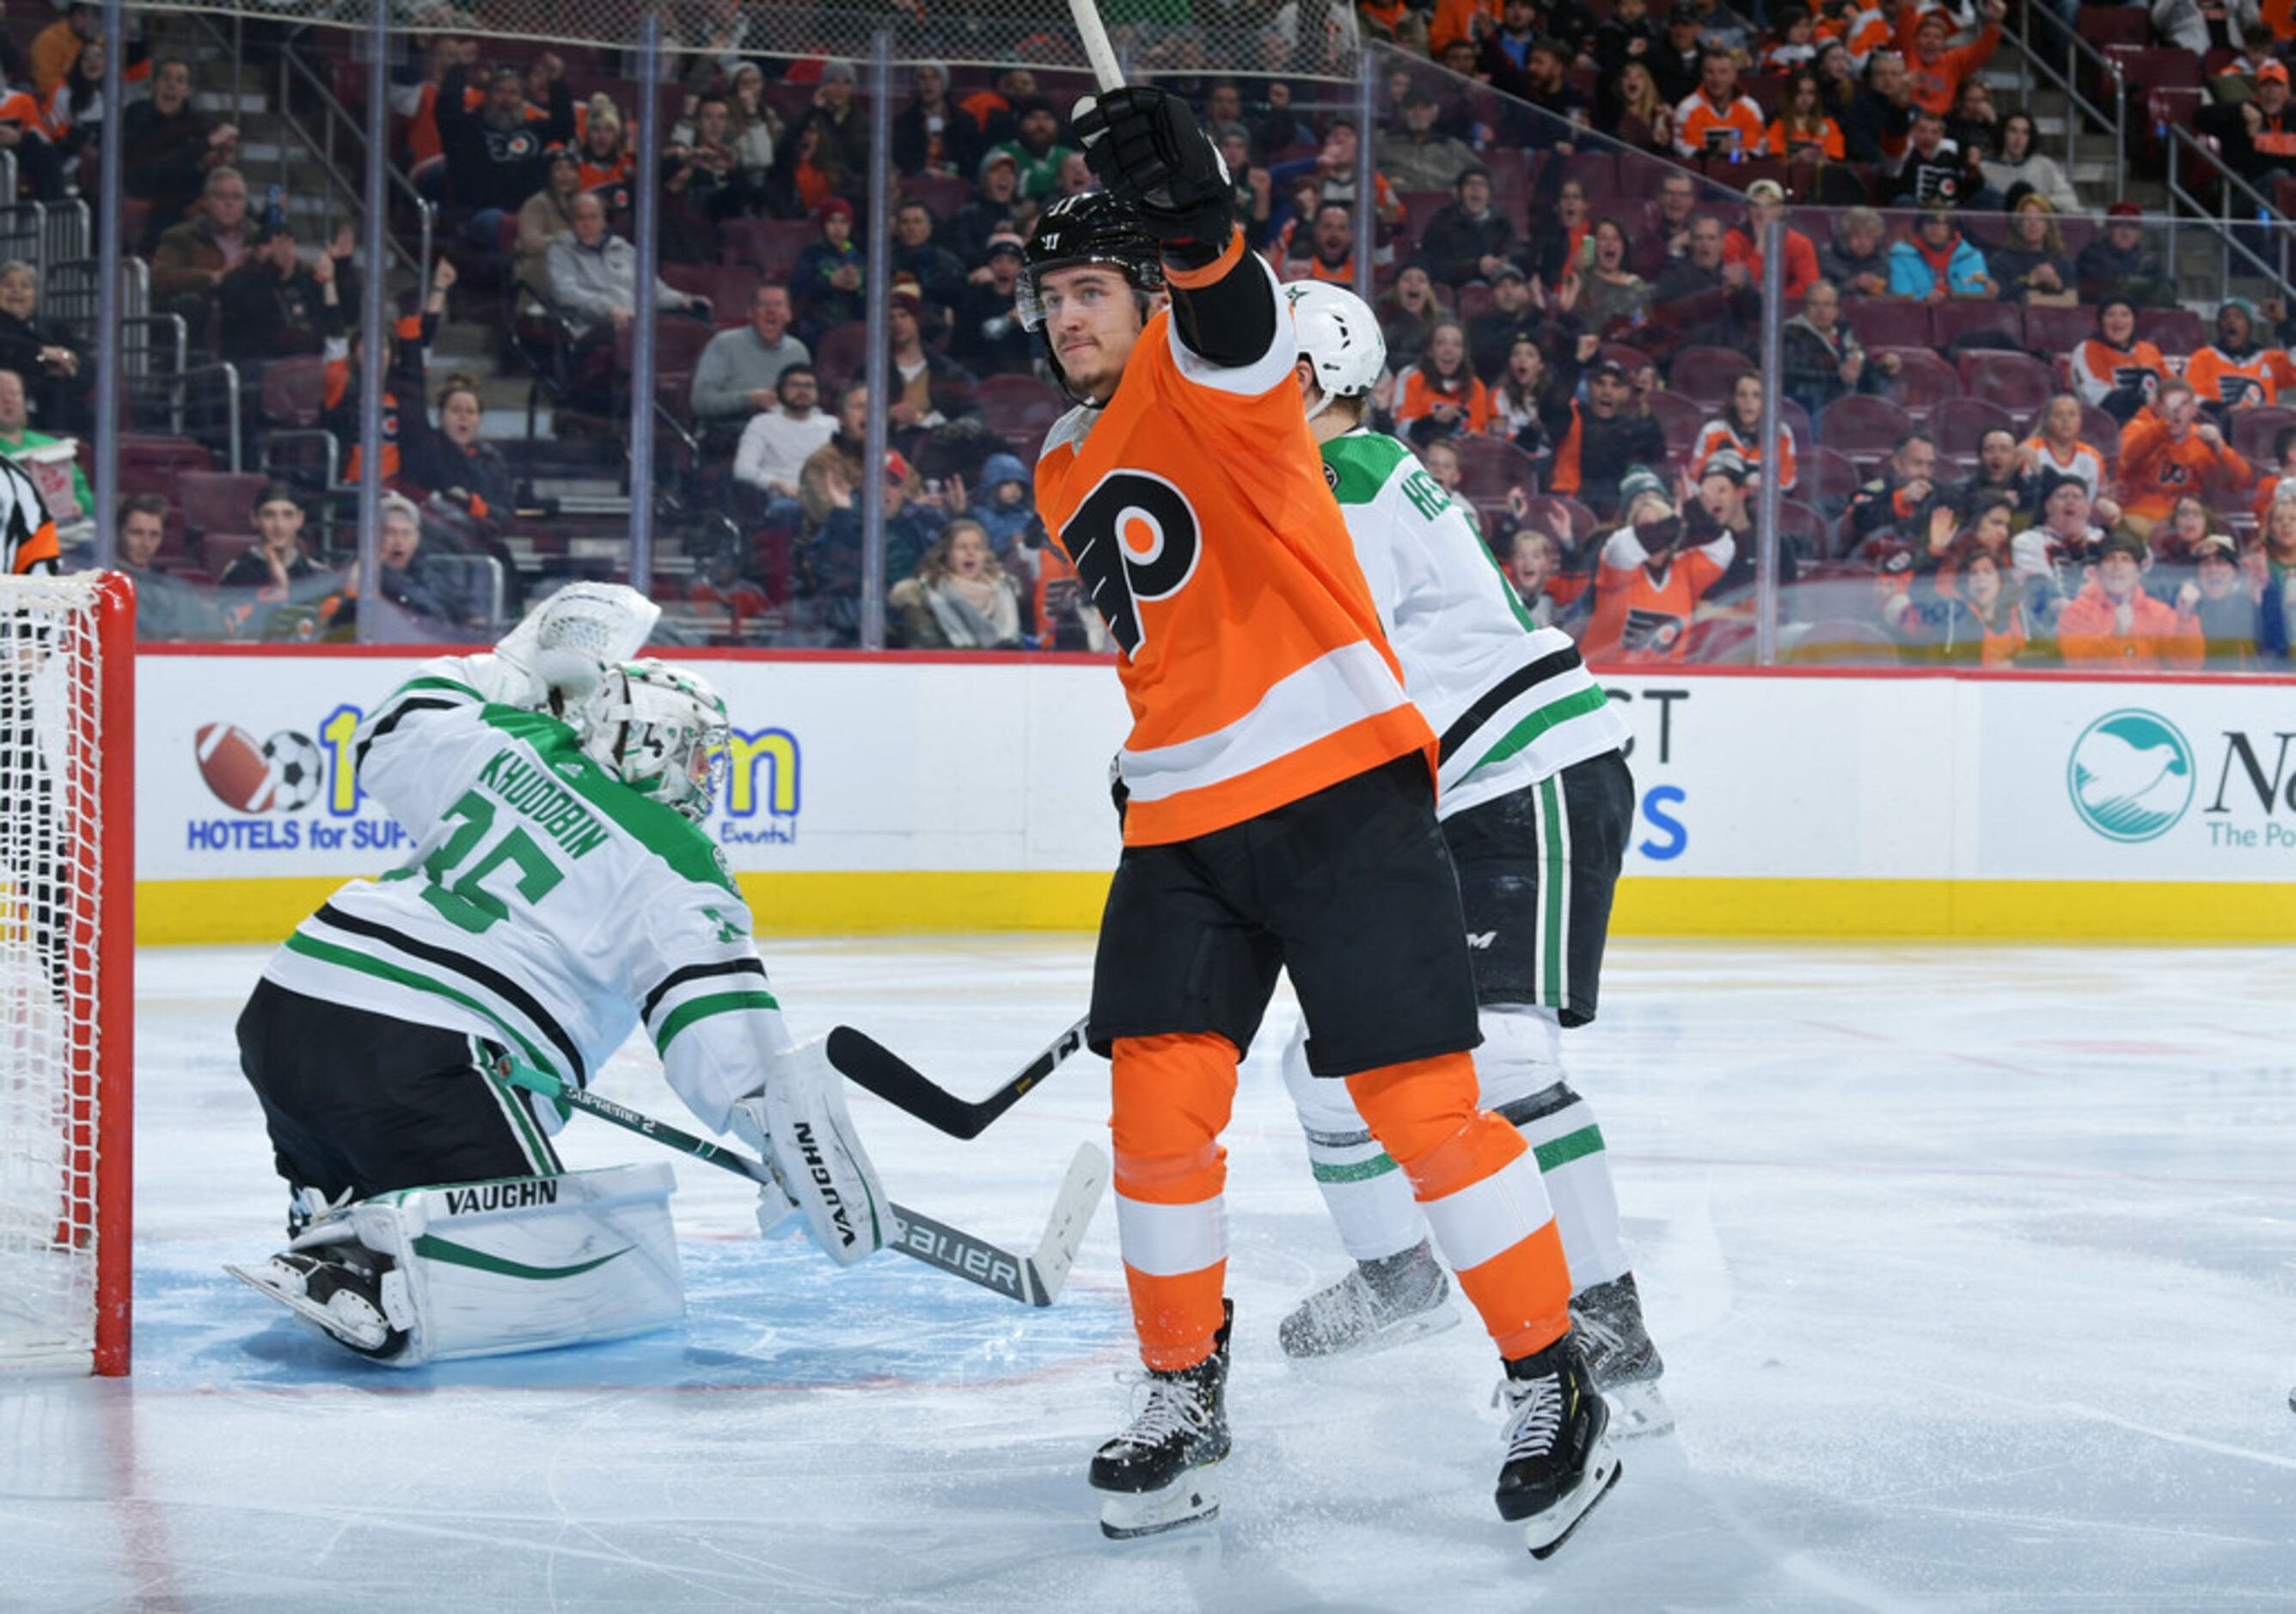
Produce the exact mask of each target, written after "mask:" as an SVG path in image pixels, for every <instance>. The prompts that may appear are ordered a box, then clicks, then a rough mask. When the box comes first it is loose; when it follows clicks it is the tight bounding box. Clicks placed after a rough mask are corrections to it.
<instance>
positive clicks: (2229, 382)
mask: <svg viewBox="0 0 2296 1614" xmlns="http://www.w3.org/2000/svg"><path fill="white" fill-rule="evenodd" d="M2185 380H2186V381H2190V382H2192V383H2193V390H2194V392H2195V393H2196V394H2198V395H2199V397H2200V400H2201V404H2202V407H2204V408H2207V409H2209V410H2210V412H2211V413H2218V414H2224V413H2228V412H2230V411H2232V410H2235V409H2251V408H2255V407H2257V406H2266V407H2269V406H2272V405H2275V404H2276V403H2278V402H2279V401H2280V394H2281V392H2282V391H2283V390H2284V389H2286V388H2288V387H2290V386H2292V385H2296V364H2291V363H2290V362H2289V358H2288V355H2287V353H2286V352H2285V351H2284V350H2283V349H2281V348H2267V347H2266V346H2265V345H2264V344H2263V343H2262V342H2259V341H2258V340H2256V309H2255V307H2254V306H2253V305H2252V304H2251V303H2250V302H2249V300H2248V299H2246V298H2244V297H2234V298H2227V299H2226V300H2225V304H2224V306H2223V307H2220V308H2218V310H2217V340H2215V341H2214V342H2212V343H2210V345H2209V346H2207V347H2205V348H2202V349H2201V350H2200V351H2199V352H2197V353H2195V354H2194V355H2193V356H2192V357H2191V358H2189V359H2187V360H2185Z"/></svg>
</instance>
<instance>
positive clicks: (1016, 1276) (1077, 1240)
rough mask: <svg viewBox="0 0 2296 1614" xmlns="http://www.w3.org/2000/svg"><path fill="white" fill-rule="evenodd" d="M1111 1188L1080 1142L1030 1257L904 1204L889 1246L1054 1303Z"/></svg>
mask: <svg viewBox="0 0 2296 1614" xmlns="http://www.w3.org/2000/svg"><path fill="white" fill-rule="evenodd" d="M504 1077H505V1079H507V1080H509V1081H510V1082H512V1083H513V1084H515V1085H516V1086H521V1087H524V1088H526V1089H527V1090H528V1091H529V1092H531V1093H538V1094H542V1095H543V1096H544V1097H545V1098H548V1099H554V1100H556V1101H557V1102H560V1103H562V1104H564V1105H566V1106H567V1107H568V1108H570V1109H573V1110H582V1111H584V1112H585V1113H586V1114H589V1115H594V1116H596V1117H597V1118H599V1119H600V1120H603V1121H611V1123H613V1124H614V1125H615V1126H617V1127H621V1128H623V1129H624V1130H625V1131H629V1132H635V1133H637V1134H639V1135H642V1136H644V1137H649V1138H652V1140H653V1141H654V1142H655V1143H661V1144H665V1145H667V1146H668V1147H669V1148H671V1149H675V1150H676V1151H678V1152H679V1153H680V1154H685V1155H691V1156H692V1157H693V1159H697V1160H701V1161H703V1162H704V1163H706V1164H708V1165H711V1166H715V1167H718V1168H719V1169H721V1170H725V1171H730V1172H732V1173H734V1175H735V1176H744V1177H747V1178H749V1179H750V1181H751V1182H753V1183H773V1182H774V1180H775V1179H774V1173H773V1168H772V1167H769V1166H767V1164H766V1163H765V1162H764V1161H763V1160H759V1159H752V1158H751V1157H750V1156H749V1155H747V1154H744V1153H743V1152H742V1151H740V1150H738V1149H727V1148H725V1147H723V1146H721V1145H719V1144H717V1143H711V1142H709V1139H707V1138H701V1137H696V1136H694V1135H693V1134H692V1133H690V1132H681V1131H679V1130H678V1129H677V1128H676V1127H671V1126H668V1125H667V1124H665V1123H663V1122H661V1121H658V1120H656V1119H655V1118H653V1117H652V1116H650V1115H646V1114H644V1113H643V1112H641V1111H639V1110H632V1109H630V1108H628V1107H627V1105H623V1104H618V1103H616V1102H614V1101H613V1100H611V1099H610V1098H603V1097H601V1096H599V1095H598V1094H594V1093H586V1092H584V1091H583V1090H582V1089H581V1088H579V1087H570V1086H567V1085H566V1084H565V1083H564V1082H562V1081H561V1080H559V1079H558V1078H557V1077H554V1076H550V1075H546V1074H545V1073H544V1072H542V1071H540V1070H537V1069H532V1068H531V1067H529V1066H526V1065H521V1064H519V1063H517V1062H516V1061H509V1069H507V1070H506V1071H505V1072H504ZM1107 1185H1108V1159H1107V1157H1106V1156H1104V1155H1103V1154H1102V1153H1101V1152H1100V1151H1099V1150H1097V1149H1095V1148H1094V1147H1093V1146H1092V1145H1091V1144H1090V1143H1079V1144H1078V1145H1077V1151H1076V1157H1075V1158H1074V1159H1071V1160H1070V1162H1069V1173H1068V1176H1067V1177H1066V1178H1065V1179H1064V1180H1063V1181H1062V1184H1061V1192H1060V1194H1059V1196H1058V1197H1057V1198H1056V1199H1054V1201H1053V1215H1052V1219H1051V1221H1050V1222H1048V1223H1047V1224H1046V1227H1045V1236H1044V1237H1043V1238H1041V1239H1039V1240H1037V1248H1036V1250H1035V1252H1034V1253H1033V1254H1030V1255H1025V1256H1022V1255H1015V1254H1013V1252H1012V1251H1011V1250H1008V1249H1003V1248H1001V1247H999V1246H997V1245H995V1244H991V1243H990V1242H988V1240H986V1239H982V1238H977V1237H975V1236H974V1235H973V1234H972V1233H966V1232H964V1230H963V1229H961V1228H956V1227H952V1226H950V1225H948V1224H947V1223H946V1222H943V1221H940V1220H939V1219H937V1218H935V1217H929V1216H926V1215H925V1214H924V1213H923V1212H922V1211H916V1210H912V1209H910V1208H908V1207H907V1206H906V1205H899V1204H896V1205H894V1206H893V1207H892V1210H893V1215H894V1217H896V1218H897V1221H898V1225H897V1227H896V1229H895V1236H894V1237H893V1238H892V1239H891V1240H890V1241H888V1243H889V1246H890V1248H891V1249H898V1250H899V1251H900V1252H901V1253H902V1254H903V1255H905V1256H907V1257H908V1258H911V1259H912V1260H916V1261H922V1262H923V1263H924V1264H925V1265H926V1266H938V1267H939V1268H940V1269H941V1270H942V1271H943V1272H946V1273H948V1274H952V1275H954V1276H956V1277H960V1278H963V1279H964V1281H965V1282H968V1283H978V1284H979V1285H980V1287H981V1288H983V1289H988V1290H995V1291H996V1293H998V1294H1000V1295H1003V1296H1004V1297H1005V1299H1009V1300H1017V1301H1019V1302H1020V1303H1021V1305H1023V1306H1050V1305H1051V1304H1052V1303H1053V1302H1054V1300H1055V1299H1058V1298H1059V1296H1060V1292H1061V1286H1062V1284H1063V1283H1065V1282H1067V1281H1068V1275H1069V1267H1070V1266H1071V1265H1072V1264H1073V1263H1074V1262H1075V1260H1076V1253H1077V1246H1078V1245H1079V1244H1081V1243H1082V1242H1083V1241H1084V1233H1085V1229H1086V1228H1087V1227H1088V1226H1090V1225H1092V1213H1093V1212H1094V1211H1095V1209H1097V1208H1099V1206H1100V1195H1101V1191H1102V1190H1103V1188H1105V1187H1106V1186H1107ZM776 1186H778V1184H776Z"/></svg>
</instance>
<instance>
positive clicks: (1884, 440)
mask: <svg viewBox="0 0 2296 1614" xmlns="http://www.w3.org/2000/svg"><path fill="white" fill-rule="evenodd" d="M1913 425H1914V422H1913V417H1912V416H1911V415H1909V414H1907V413H1906V412H1905V411H1904V410H1903V409H1901V408H1899V407H1898V406H1897V405H1895V404H1893V403H1891V402H1890V400H1889V399H1888V398H1885V397H1870V396H1864V395H1861V394H1858V393H1854V392H1853V393H1851V394H1850V395H1849V397H1838V398H1835V399H1834V400H1833V402H1832V403H1830V404H1828V405H1827V406H1825V408H1824V409H1821V410H1820V411H1818V415H1817V435H1818V438H1819V440H1820V441H1822V442H1823V443H1825V446H1826V447H1828V448H1831V449H1832V450H1833V452H1835V453H1836V454H1839V455H1842V456H1844V457H1845V458H1847V459H1848V460H1849V463H1851V464H1853V465H1857V466H1870V465H1874V464H1878V463H1880V462H1881V461H1882V460H1883V459H1884V458H1886V457H1887V456H1888V455H1889V454H1890V450H1891V449H1893V448H1895V447H1897V443H1898V438H1901V437H1903V436H1905V435H1906V433H1907V432H1908V431H1910V430H1913Z"/></svg>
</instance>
